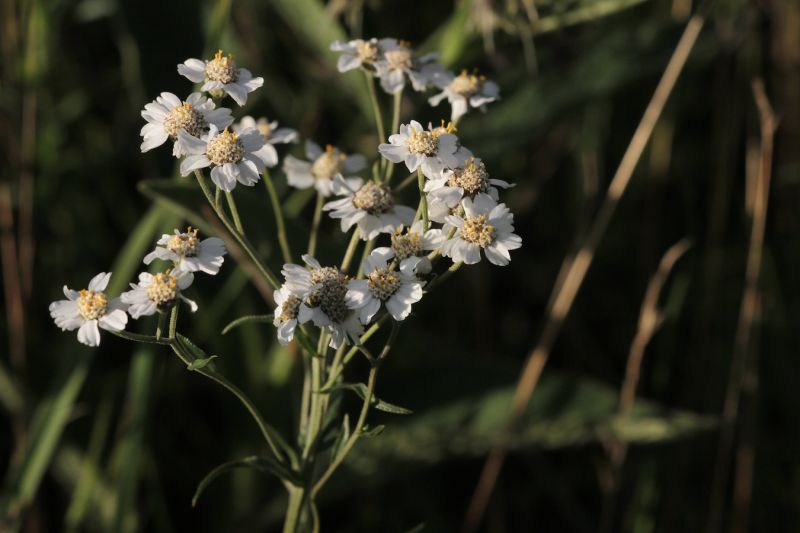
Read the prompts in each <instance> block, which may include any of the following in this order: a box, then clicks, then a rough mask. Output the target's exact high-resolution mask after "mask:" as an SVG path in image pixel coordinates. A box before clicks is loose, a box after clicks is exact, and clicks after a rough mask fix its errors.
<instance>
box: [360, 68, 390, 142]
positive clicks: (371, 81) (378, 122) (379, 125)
mask: <svg viewBox="0 0 800 533" xmlns="http://www.w3.org/2000/svg"><path fill="white" fill-rule="evenodd" d="M364 78H365V79H366V80H367V89H369V98H370V100H371V101H372V112H373V113H374V115H375V127H376V129H377V130H378V144H381V143H383V142H386V130H384V128H383V114H382V113H381V106H380V105H379V104H378V95H377V93H376V92H375V78H374V77H373V76H372V73H370V72H369V71H367V70H364Z"/></svg>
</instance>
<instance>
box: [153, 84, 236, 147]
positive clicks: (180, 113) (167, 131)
mask: <svg viewBox="0 0 800 533" xmlns="http://www.w3.org/2000/svg"><path fill="white" fill-rule="evenodd" d="M142 118H144V119H145V120H146V121H147V124H145V125H144V126H143V127H142V131H141V133H140V135H141V136H142V147H141V149H142V152H147V151H148V150H152V149H153V148H155V147H157V146H161V145H162V144H164V143H165V142H166V140H167V139H172V140H173V141H176V140H178V132H180V131H181V130H185V131H186V132H187V133H188V134H189V135H194V136H195V137H199V136H200V135H202V134H203V133H204V132H205V131H206V129H207V128H208V126H209V124H214V125H215V126H216V127H217V128H220V129H221V128H227V127H228V126H230V125H231V123H232V122H233V117H232V116H231V110H230V109H226V108H224V107H220V108H219V109H214V101H213V100H211V98H207V97H205V96H203V95H202V94H200V93H192V94H190V95H189V97H188V98H187V99H186V101H184V102H181V100H180V98H178V97H177V96H175V95H174V94H172V93H167V92H164V93H161V96H158V97H157V98H156V99H155V100H154V101H152V102H150V103H149V104H146V105H145V106H144V111H142ZM172 155H174V156H176V157H180V156H182V155H185V154H183V153H181V152H180V145H179V144H178V143H175V144H174V145H173V147H172Z"/></svg>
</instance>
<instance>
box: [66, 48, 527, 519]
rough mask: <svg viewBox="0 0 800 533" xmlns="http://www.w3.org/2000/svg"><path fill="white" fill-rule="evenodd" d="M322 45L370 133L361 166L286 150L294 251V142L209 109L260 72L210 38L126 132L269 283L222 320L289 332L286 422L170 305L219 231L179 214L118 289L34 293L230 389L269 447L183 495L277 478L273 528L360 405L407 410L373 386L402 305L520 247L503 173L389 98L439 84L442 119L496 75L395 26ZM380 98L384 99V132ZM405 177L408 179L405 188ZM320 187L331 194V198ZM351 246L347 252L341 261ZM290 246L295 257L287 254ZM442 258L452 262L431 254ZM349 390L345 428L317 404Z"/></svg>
mask: <svg viewBox="0 0 800 533" xmlns="http://www.w3.org/2000/svg"><path fill="white" fill-rule="evenodd" d="M331 48H332V50H334V51H338V52H341V53H342V54H343V55H342V56H341V58H340V60H339V62H338V67H339V70H340V71H341V72H347V71H350V70H360V72H361V74H362V75H363V76H364V77H365V79H366V80H367V84H368V88H369V90H370V96H371V100H372V103H373V111H374V117H372V118H373V119H374V121H375V130H376V132H377V142H376V144H375V146H376V150H375V151H374V153H373V154H371V158H372V160H373V161H372V164H371V165H368V164H367V163H368V160H367V158H366V157H364V156H363V155H361V154H347V153H345V152H344V151H342V150H341V149H339V148H337V147H335V146H334V145H332V144H328V145H327V147H326V148H325V149H323V148H321V147H320V146H319V145H317V144H315V143H313V142H312V141H310V140H306V142H305V155H306V157H307V160H305V161H304V160H301V159H298V158H295V157H293V156H291V155H288V156H287V157H286V158H285V159H284V162H283V165H282V169H283V179H286V180H287V184H288V185H289V186H291V187H296V188H311V187H314V188H315V190H316V193H317V201H316V205H315V209H314V215H313V220H312V221H311V224H310V230H309V238H308V248H307V249H306V250H292V249H291V248H290V246H289V242H288V240H287V238H286V231H285V225H284V222H283V213H282V211H281V209H282V207H281V205H282V204H281V201H280V198H279V197H278V195H277V192H276V188H275V187H274V184H273V177H272V176H271V175H270V173H269V170H268V169H270V168H274V167H277V166H278V163H279V156H278V151H277V149H276V145H279V144H291V143H295V142H298V140H299V135H298V134H297V132H296V131H294V130H291V129H288V128H280V129H279V128H278V124H277V123H276V122H270V121H268V120H266V119H264V118H260V119H255V118H253V117H250V116H245V117H242V118H241V119H240V120H239V121H238V122H236V123H235V124H234V116H233V113H232V111H231V110H230V109H228V108H225V107H221V104H222V103H223V102H225V100H226V98H228V97H230V98H231V99H232V100H233V101H234V103H236V104H240V105H243V104H244V103H245V102H246V101H247V98H248V94H249V93H251V92H253V91H255V90H256V89H258V88H259V87H261V86H262V84H263V80H262V79H261V78H254V77H253V76H252V74H251V73H250V71H248V70H247V69H244V68H239V67H237V66H236V64H235V63H234V60H233V57H232V56H231V55H225V54H224V53H223V52H222V51H220V52H218V53H217V54H216V55H215V56H214V57H213V58H211V59H209V60H205V61H203V60H199V59H189V60H187V61H185V62H184V63H182V64H180V65H178V72H179V73H180V74H182V75H184V76H185V77H187V78H188V79H190V80H191V81H194V82H196V83H202V86H201V87H200V92H194V93H191V94H190V95H189V96H187V97H186V99H185V100H182V99H181V98H179V97H178V96H176V95H174V94H172V93H167V92H164V93H161V95H160V96H159V97H157V98H156V100H155V101H153V102H151V103H148V104H147V105H145V109H144V111H143V112H142V116H143V118H145V120H146V121H147V123H146V124H145V125H144V127H143V128H142V133H141V135H142V138H143V143H142V151H148V150H150V149H153V148H156V147H158V146H161V145H163V144H165V143H167V142H168V141H170V142H172V145H173V150H172V153H173V155H174V156H175V157H176V158H179V159H180V169H181V174H182V175H183V176H187V177H188V176H193V178H194V180H195V181H196V183H197V186H198V187H199V188H200V190H201V192H202V193H203V196H204V197H205V199H206V201H207V202H208V205H209V207H210V209H211V211H210V212H212V213H213V214H214V216H215V217H216V218H217V219H218V221H219V223H218V224H216V226H217V227H221V228H224V230H225V231H226V232H227V233H228V235H227V237H228V238H229V239H231V241H232V242H234V243H235V244H236V246H237V247H238V248H239V249H240V252H243V255H242V254H241V253H239V254H233V256H234V258H241V257H245V258H246V259H247V260H248V261H250V262H251V263H252V265H253V266H254V267H255V271H256V272H257V273H258V276H261V277H263V278H264V281H266V283H267V284H268V286H270V287H271V288H272V290H273V291H274V292H273V294H272V299H273V300H274V302H275V304H276V306H275V308H274V309H273V313H272V314H271V315H260V316H257V317H242V318H240V319H237V320H236V321H234V323H232V324H231V325H229V326H228V327H227V328H225V330H223V332H225V331H227V330H228V329H230V327H234V326H235V325H238V324H240V323H243V322H247V321H251V320H252V321H255V322H258V323H262V324H267V326H264V327H273V328H274V329H275V332H276V338H277V340H278V342H279V343H280V344H282V345H287V344H289V343H291V342H297V343H298V345H299V348H300V351H301V353H302V357H303V368H304V372H305V378H304V380H303V388H302V393H301V400H300V409H299V412H300V415H299V420H298V423H297V425H296V434H295V435H293V436H292V437H291V438H286V437H284V436H283V435H281V434H280V432H278V431H277V430H276V429H274V428H273V427H272V426H270V425H269V424H268V423H267V422H266V420H265V419H264V417H263V416H262V415H261V413H260V412H259V410H258V408H257V406H256V405H255V404H254V403H253V402H252V401H251V400H250V399H249V398H248V396H247V395H246V394H245V393H244V391H242V390H241V389H239V388H238V387H237V386H236V385H234V384H233V383H231V382H230V381H228V380H227V378H225V377H224V376H223V375H222V374H221V373H220V372H219V371H218V370H217V369H216V366H215V363H214V359H215V358H216V357H217V356H216V355H208V354H207V353H206V352H205V351H204V350H203V349H202V348H200V347H199V346H198V345H197V344H196V343H195V342H193V341H192V340H191V339H189V338H188V337H187V336H186V335H183V334H181V333H179V331H178V318H179V309H180V307H181V306H180V305H179V304H180V303H181V302H183V304H185V306H188V308H189V310H190V311H191V312H192V313H194V312H196V311H198V306H197V304H196V303H195V302H194V301H192V300H191V299H189V297H188V296H186V295H185V294H184V293H185V292H187V291H189V292H190V291H192V290H198V289H197V287H198V286H199V287H200V289H199V290H202V287H203V282H202V277H203V276H204V275H216V274H217V273H218V272H219V271H220V269H221V268H222V267H223V266H224V262H225V256H226V254H227V250H226V247H225V244H224V241H223V240H222V239H220V238H217V237H206V236H200V235H199V234H198V231H197V229H192V228H191V227H190V228H188V229H186V230H182V229H180V228H178V229H175V230H174V232H173V233H167V234H164V235H163V236H162V237H161V239H159V240H158V241H157V242H156V243H155V247H154V249H153V251H152V252H150V253H149V254H147V255H146V256H145V257H144V260H143V262H144V263H145V264H147V265H151V264H152V267H158V268H159V269H160V270H154V271H152V272H142V273H141V274H139V278H138V283H136V284H131V290H129V291H126V292H124V293H123V294H122V295H120V296H119V297H118V298H109V296H107V295H106V294H105V293H104V292H103V291H104V290H105V287H106V285H107V284H108V280H109V278H110V275H111V274H106V273H103V274H99V275H98V276H96V277H95V278H93V279H92V281H91V282H90V283H89V284H88V288H87V289H84V290H81V291H79V292H76V291H72V290H70V289H67V288H66V287H65V288H64V294H65V295H66V297H67V300H61V301H58V302H54V303H53V304H52V305H51V306H50V312H51V315H52V316H53V318H54V320H55V322H56V325H57V326H59V327H61V328H62V329H64V330H75V329H78V340H79V342H81V343H84V344H86V345H89V346H98V345H99V344H100V331H99V328H102V329H105V330H107V331H109V332H111V333H113V334H115V335H117V336H119V337H122V338H124V339H127V340H130V341H132V342H141V343H152V344H156V345H161V346H164V347H167V348H169V349H171V350H172V351H173V352H174V353H175V355H176V356H177V357H178V358H179V359H180V361H181V362H182V363H183V364H185V365H186V367H187V369H188V370H190V371H193V372H197V373H199V374H201V375H202V376H204V377H206V378H208V379H210V380H212V381H214V382H216V383H218V384H219V385H221V386H222V387H224V388H225V389H226V390H228V391H229V392H230V393H231V394H233V395H234V396H235V397H236V398H237V399H238V400H239V401H240V402H241V403H242V405H243V406H244V407H245V408H246V409H247V411H248V413H249V414H250V416H251V417H252V419H253V421H254V422H255V424H256V426H257V427H258V428H259V430H260V432H261V435H262V436H263V439H264V442H265V444H266V446H267V449H268V450H269V453H267V454H264V455H259V456H253V457H248V458H245V459H242V460H234V461H229V462H227V463H224V464H223V465H221V466H220V467H218V468H216V469H214V470H213V471H212V472H211V473H209V474H208V475H207V476H206V478H205V479H203V480H202V481H201V482H200V484H199V486H198V489H197V493H196V495H195V498H194V500H193V503H194V502H196V500H197V498H198V497H199V496H200V494H201V493H202V491H203V490H204V488H205V487H206V486H207V485H208V484H209V483H210V482H211V481H212V480H213V479H214V478H215V477H216V476H217V475H219V474H220V473H221V472H224V471H225V470H226V469H228V468H232V467H235V466H251V467H254V468H258V469H261V470H264V471H267V472H270V473H271V474H274V475H275V476H277V477H278V478H279V479H280V480H281V482H282V484H283V485H284V486H285V487H286V490H287V491H288V495H289V497H288V506H287V511H286V517H285V521H284V529H283V531H284V532H286V533H291V532H296V531H307V530H311V531H318V530H319V528H320V522H319V514H318V512H317V504H316V501H317V500H316V498H317V495H318V494H319V493H320V491H322V490H323V488H324V486H325V484H326V483H327V482H328V480H329V479H330V478H331V477H332V476H333V475H334V474H335V473H336V471H337V470H338V468H339V467H340V466H341V464H342V463H343V462H344V461H345V459H346V457H347V456H348V454H349V453H351V452H352V450H353V449H354V448H355V445H356V443H357V442H358V440H359V439H361V438H364V437H370V436H375V435H377V434H378V433H379V432H380V427H375V428H371V427H369V426H368V425H367V417H368V415H369V412H370V409H372V408H376V409H383V410H387V411H389V412H393V413H410V411H408V410H406V409H403V408H401V407H398V406H393V405H391V404H388V403H386V402H384V401H381V400H378V398H377V396H376V384H377V379H378V373H379V370H380V368H381V366H382V363H383V361H384V360H385V359H386V358H387V357H389V355H390V353H391V350H392V347H393V345H394V342H395V339H396V337H397V335H398V334H399V332H400V325H401V324H402V323H403V321H405V320H406V319H407V318H408V317H409V316H410V315H411V312H412V310H413V309H414V307H415V306H418V305H422V303H421V302H423V301H424V298H425V296H426V294H429V293H430V292H431V290H432V289H433V288H434V287H435V286H436V285H438V284H439V283H441V282H443V281H444V280H446V279H447V278H448V277H450V276H451V275H453V274H454V273H455V272H456V271H457V270H458V269H459V268H461V266H462V265H464V264H468V265H469V264H474V263H477V262H479V261H480V259H481V257H482V256H485V257H486V258H487V259H488V260H489V261H490V262H491V263H493V264H495V265H501V266H502V265H506V264H508V262H509V261H510V259H511V256H510V253H509V252H510V251H511V250H514V249H516V248H519V247H520V246H521V244H522V240H521V238H520V237H519V236H518V235H516V234H515V233H514V225H513V222H514V221H513V215H512V214H511V212H510V210H509V209H508V207H506V205H505V204H502V203H498V200H499V190H498V187H499V188H507V187H510V184H508V183H506V182H505V181H502V180H497V179H490V178H489V173H488V171H487V170H486V166H485V164H484V163H483V162H482V161H481V160H480V159H478V158H476V157H474V156H473V155H472V151H470V150H469V149H467V148H466V147H464V146H462V144H461V142H460V141H459V139H458V136H457V130H456V127H455V124H453V123H452V122H451V123H445V122H444V121H442V123H441V124H440V125H438V126H433V125H430V124H429V125H428V127H427V128H425V127H423V126H422V124H420V123H419V122H417V121H415V120H409V121H408V122H407V123H406V124H402V125H401V124H400V119H401V117H400V102H401V98H402V95H403V91H404V89H405V87H406V85H407V84H408V85H410V86H411V87H412V88H413V89H414V91H417V92H422V91H425V90H428V89H430V88H438V89H439V90H440V91H443V92H442V93H441V94H439V95H437V96H434V97H433V98H431V103H433V104H438V103H439V102H440V101H441V100H443V99H444V98H445V97H446V98H447V99H448V101H449V102H450V103H451V104H452V113H451V118H452V120H453V121H457V120H459V119H460V118H461V117H462V116H463V115H464V114H465V113H467V112H469V111H470V110H471V109H474V108H478V109H481V110H485V107H486V104H488V103H490V102H491V101H494V100H496V99H498V98H499V90H498V89H497V86H496V85H495V84H493V83H491V82H488V81H486V79H485V78H483V77H481V76H477V75H468V74H466V71H465V72H464V73H462V74H461V75H460V76H454V75H453V74H450V73H448V72H447V71H446V70H444V68H443V67H442V66H441V65H439V64H438V62H437V61H436V55H435V54H428V55H426V56H423V57H417V55H416V54H415V53H414V50H413V49H412V48H411V45H410V44H409V43H407V42H404V41H398V40H396V39H370V40H355V41H351V42H349V43H342V42H337V43H333V45H331ZM375 78H378V80H379V83H378V84H376V83H375ZM407 82H408V83H407ZM377 85H380V87H381V88H382V89H383V90H384V91H385V92H386V93H388V94H390V95H391V103H390V106H386V103H384V104H383V105H382V103H381V99H380V98H379V97H378V92H377V91H376V86H377ZM383 107H390V109H391V117H392V120H391V123H390V124H391V129H390V131H388V132H386V131H385V129H384V121H383ZM385 135H388V139H387V138H385V137H384V136H385ZM387 141H388V142H387ZM396 164H403V165H404V166H405V168H406V169H407V170H408V171H409V172H410V174H409V176H408V178H406V179H405V180H403V181H402V182H401V183H400V184H399V185H396V186H393V185H392V184H391V178H392V175H393V171H394V166H395V165H396ZM364 169H372V172H371V176H359V175H357V174H358V173H359V172H361V171H363V170H364ZM261 179H263V180H264V183H265V186H266V191H267V194H268V196H269V199H270V205H271V206H272V208H273V210H274V213H273V216H274V218H275V221H276V227H277V235H276V240H277V241H278V243H279V245H280V250H281V255H282V256H283V259H284V265H283V268H282V269H281V271H280V274H281V277H282V279H281V278H279V277H278V275H276V273H275V272H274V271H273V270H272V269H271V268H270V267H269V266H268V264H267V263H266V262H265V260H264V258H262V257H261V255H260V254H259V252H258V251H257V250H256V248H255V247H254V246H253V245H252V243H251V242H250V239H249V238H248V236H247V234H246V231H245V222H251V223H252V224H257V223H258V221H243V220H242V219H241V217H240V215H239V210H238V208H237V206H236V202H235V200H234V197H233V195H232V194H231V191H233V190H234V188H237V186H239V185H245V186H253V185H255V184H256V182H258V181H259V180H261ZM414 181H416V183H417V188H416V191H414V190H413V188H410V187H409V188H408V189H407V190H405V188H406V186H407V185H409V184H410V183H413V182H414ZM334 195H335V196H338V197H339V198H336V199H331V197H332V196H334ZM222 196H225V204H226V205H227V209H226V207H225V205H223V202H222ZM409 200H412V201H415V202H416V204H417V207H416V209H414V208H412V207H408V206H406V205H403V203H404V202H408V201H409ZM325 212H327V213H328V214H329V219H328V222H327V223H333V220H332V219H335V220H338V222H339V224H338V225H339V227H340V229H341V231H342V232H343V233H344V234H347V233H350V236H349V239H344V240H347V241H348V244H347V246H346V248H344V250H343V251H342V259H341V261H340V262H337V263H323V262H321V261H319V260H318V259H317V258H315V250H316V242H317V232H318V231H319V227H320V226H321V224H322V223H324V218H325V217H324V213H325ZM359 249H361V255H360V257H361V259H360V261H357V260H356V258H357V257H358V252H359ZM304 251H305V252H306V253H303V252H304ZM297 256H300V257H301V259H302V264H295V263H293V262H292V257H297ZM443 258H450V259H451V260H452V262H451V263H450V264H444V265H443V264H441V263H442V262H443V260H444V259H443ZM354 269H355V270H356V273H355V274H352V273H351V272H352V271H353V270H354ZM195 282H196V283H195ZM148 315H158V317H159V321H158V326H157V328H156V330H155V332H154V333H153V334H152V335H143V334H140V333H132V332H129V331H126V330H125V327H126V325H127V324H128V318H129V317H130V318H132V319H134V320H136V319H138V318H140V317H143V316H148ZM270 324H271V325H270ZM381 331H383V332H384V333H385V334H386V339H385V340H384V342H383V345H382V347H381V348H380V349H379V350H377V351H376V350H374V349H373V348H370V347H368V346H367V343H368V341H371V340H372V339H373V337H375V336H376V335H377V334H378V333H380V332H381ZM356 356H362V357H364V358H365V359H366V360H367V362H368V364H369V368H370V370H369V375H368V376H367V378H366V382H365V383H347V382H345V381H344V378H343V376H344V370H345V368H346V367H347V365H348V364H349V363H350V362H351V361H352V360H353V359H354V358H355V357H356ZM351 391H352V392H355V393H356V394H357V395H358V396H359V397H360V398H361V400H362V405H361V409H360V410H359V413H358V416H357V418H356V419H355V421H354V423H353V424H352V425H351V423H350V418H349V417H348V416H347V415H346V414H342V413H339V412H337V409H338V407H337V405H338V403H337V402H334V401H332V398H333V397H334V396H336V395H341V394H346V393H349V392H351ZM331 419H336V420H339V421H340V422H339V423H337V424H334V426H333V428H334V429H332V430H329V429H326V424H325V423H324V421H325V420H331ZM331 432H332V433H333V434H331ZM329 442H333V445H332V446H330V445H329V444H328V443H329Z"/></svg>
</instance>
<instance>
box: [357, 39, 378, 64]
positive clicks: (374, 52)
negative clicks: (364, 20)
mask: <svg viewBox="0 0 800 533" xmlns="http://www.w3.org/2000/svg"><path fill="white" fill-rule="evenodd" d="M356 53H357V54H358V57H359V59H361V61H363V62H365V63H373V62H374V61H375V60H376V59H378V54H379V53H380V50H379V49H378V45H377V44H375V43H373V42H370V41H358V42H357V43H356Z"/></svg>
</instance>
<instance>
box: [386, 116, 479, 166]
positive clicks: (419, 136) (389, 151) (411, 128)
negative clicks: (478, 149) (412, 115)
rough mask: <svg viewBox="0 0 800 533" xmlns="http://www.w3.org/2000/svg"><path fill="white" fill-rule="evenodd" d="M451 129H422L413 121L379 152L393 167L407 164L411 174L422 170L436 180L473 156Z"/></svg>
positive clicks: (391, 138)
mask: <svg viewBox="0 0 800 533" xmlns="http://www.w3.org/2000/svg"><path fill="white" fill-rule="evenodd" d="M453 131H455V128H453V127H452V125H450V126H448V127H446V128H429V129H427V130H425V129H423V128H422V124H420V123H419V122H417V121H416V120H412V121H411V122H410V123H408V124H403V125H401V126H400V132H399V133H394V134H392V135H390V136H389V143H388V144H387V143H383V144H381V145H380V146H378V151H379V152H380V153H381V155H382V156H383V157H385V158H386V159H388V160H389V161H391V162H392V163H400V162H401V161H405V164H406V167H408V171H409V172H416V170H417V169H418V168H422V173H423V174H425V175H426V176H428V177H429V178H434V177H437V176H438V175H439V174H440V173H441V172H442V170H444V169H446V168H454V167H456V166H458V165H459V164H460V163H462V162H463V161H464V160H465V159H467V158H469V157H470V156H471V154H470V152H469V150H467V149H466V148H463V147H462V146H461V145H460V144H459V142H458V137H456V136H455V135H453V133H452V132H453Z"/></svg>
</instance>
